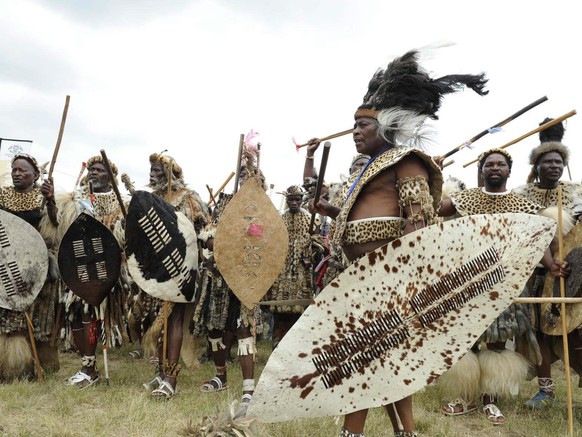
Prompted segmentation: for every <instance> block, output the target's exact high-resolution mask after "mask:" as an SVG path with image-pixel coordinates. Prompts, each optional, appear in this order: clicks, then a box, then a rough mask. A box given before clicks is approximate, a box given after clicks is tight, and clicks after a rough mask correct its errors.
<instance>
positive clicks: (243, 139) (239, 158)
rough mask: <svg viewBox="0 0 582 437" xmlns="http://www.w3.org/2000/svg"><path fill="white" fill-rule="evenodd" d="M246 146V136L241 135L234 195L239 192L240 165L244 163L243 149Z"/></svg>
mask: <svg viewBox="0 0 582 437" xmlns="http://www.w3.org/2000/svg"><path fill="white" fill-rule="evenodd" d="M244 144H245V136H244V134H240V139H239V141H238V157H237V159H236V178H235V179H234V191H233V192H234V193H236V192H237V191H238V182H239V180H240V163H241V161H242V153H243V147H244Z"/></svg>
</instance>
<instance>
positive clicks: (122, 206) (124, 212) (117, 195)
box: [101, 149, 127, 218]
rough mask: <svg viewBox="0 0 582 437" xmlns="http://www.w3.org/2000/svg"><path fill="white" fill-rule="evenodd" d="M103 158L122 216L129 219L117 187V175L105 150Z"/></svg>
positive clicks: (102, 152)
mask: <svg viewBox="0 0 582 437" xmlns="http://www.w3.org/2000/svg"><path fill="white" fill-rule="evenodd" d="M101 157H102V158H103V165H104V166H105V169H106V170H107V174H108V175H109V182H111V187H112V188H113V192H114V193H115V197H117V202H118V203H119V209H120V210H121V214H123V218H127V211H126V210H125V204H124V203H123V199H122V198H121V194H120V193H119V188H118V187H117V181H116V180H115V175H114V174H113V170H111V165H110V164H109V159H108V158H107V154H106V153H105V150H103V149H101Z"/></svg>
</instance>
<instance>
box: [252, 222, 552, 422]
mask: <svg viewBox="0 0 582 437" xmlns="http://www.w3.org/2000/svg"><path fill="white" fill-rule="evenodd" d="M555 228H556V224H555V222H553V221H552V220H551V219H547V218H544V217H538V216H535V215H526V214H496V215H476V216H468V217H463V218H459V219H456V220H451V221H447V222H444V223H442V224H439V225H433V226H430V227H427V228H423V229H421V230H419V231H416V232H414V233H411V234H409V235H406V236H404V237H403V238H400V239H397V240H394V241H393V242H391V243H388V244H387V245H386V246H383V247H381V248H379V249H377V250H376V251H374V252H371V253H369V254H367V255H365V256H364V257H362V258H360V259H359V260H358V261H356V262H354V263H353V264H352V265H350V266H349V267H348V268H347V269H346V270H345V271H344V272H343V273H342V274H341V275H340V276H339V277H338V278H337V279H336V280H335V281H333V282H331V283H330V284H329V285H328V286H327V287H326V288H325V289H324V290H323V291H322V292H321V293H320V294H319V295H318V296H317V298H316V299H315V303H314V304H312V305H310V306H309V307H308V308H307V309H306V311H305V313H303V315H302V316H301V318H300V319H299V320H298V321H297V323H295V325H294V326H293V328H291V330H290V331H289V332H288V333H287V335H286V336H285V337H284V338H283V340H282V341H281V342H280V343H279V345H278V346H277V348H276V349H275V350H274V351H273V353H272V354H271V357H270V358H269V361H268V362H267V365H266V366H265V368H264V370H263V372H262V374H261V377H260V380H259V383H258V386H257V389H256V390H255V392H254V395H253V399H252V401H251V404H250V405H249V409H248V411H247V415H249V416H256V417H257V418H258V419H259V420H261V421H264V422H279V421H287V420H292V419H299V418H310V417H320V416H334V415H343V414H346V413H350V412H354V411H357V410H361V409H363V408H373V407H378V406H381V405H385V404H388V403H391V402H396V401H398V400H400V399H403V398H404V397H406V396H408V395H411V394H413V393H414V392H416V391H418V390H420V389H421V388H423V387H425V386H426V385H428V384H430V383H431V382H433V381H434V380H435V379H436V378H438V377H439V375H441V374H442V373H443V372H444V371H445V370H447V369H448V368H449V367H451V366H452V365H453V364H455V362H457V361H458V360H459V359H460V358H461V357H462V356H463V355H464V354H465V353H466V352H467V350H469V348H470V347H471V346H472V345H473V344H474V342H475V341H476V340H477V339H478V338H479V336H480V335H481V333H482V332H483V331H485V329H486V328H487V327H488V326H489V325H490V324H491V323H492V322H493V320H495V318H496V317H497V315H498V314H499V313H501V312H502V311H503V310H504V309H505V308H507V307H508V306H509V305H510V304H511V302H512V301H513V299H514V298H516V297H517V296H518V295H519V293H520V292H521V291H522V288H523V286H524V285H525V282H526V280H527V278H528V276H529V275H530V274H531V272H532V271H533V269H534V267H535V265H536V263H537V262H538V261H539V260H540V259H541V258H542V255H543V253H544V250H545V248H546V247H547V246H548V244H549V243H550V241H551V239H552V236H553V235H554V232H555Z"/></svg>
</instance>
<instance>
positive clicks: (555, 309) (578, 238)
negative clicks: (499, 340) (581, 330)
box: [540, 223, 582, 335]
mask: <svg viewBox="0 0 582 437" xmlns="http://www.w3.org/2000/svg"><path fill="white" fill-rule="evenodd" d="M563 253H564V255H565V257H564V261H567V262H568V265H569V266H570V274H569V275H568V277H567V278H565V279H564V297H582V223H578V224H577V225H576V226H574V227H573V228H572V230H570V232H568V235H566V236H565V237H564V239H563ZM560 282H561V281H560V278H556V277H554V276H552V275H551V274H550V273H548V274H546V281H545V283H544V290H543V292H542V297H548V298H549V297H560V296H561V290H560V287H561V286H560ZM565 306H566V331H567V332H568V333H570V332H572V331H573V330H574V329H576V328H577V327H579V326H580V325H581V324H582V304H581V303H567V304H565ZM540 323H541V327H542V331H543V332H544V333H545V334H548V335H562V305H561V304H553V305H552V304H551V303H542V304H541V320H540Z"/></svg>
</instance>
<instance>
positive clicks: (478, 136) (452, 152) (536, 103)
mask: <svg viewBox="0 0 582 437" xmlns="http://www.w3.org/2000/svg"><path fill="white" fill-rule="evenodd" d="M546 100H548V98H547V97H546V96H544V97H542V98H540V99H537V100H536V101H535V102H533V103H530V104H529V105H527V106H526V107H525V108H522V109H520V110H519V111H517V112H516V113H515V114H513V115H510V116H509V117H507V118H506V119H505V120H502V121H500V122H499V123H497V124H494V125H493V126H491V127H490V128H489V129H485V130H484V131H482V132H479V133H478V134H477V135H475V136H474V137H472V138H470V139H469V140H468V141H465V142H464V143H463V144H461V145H459V146H457V147H455V148H454V149H452V150H449V151H448V152H447V153H445V154H444V155H443V156H442V157H443V159H444V158H448V157H449V156H451V155H453V154H455V153H457V152H458V151H459V150H461V149H463V148H464V147H467V146H469V145H471V144H473V143H474V142H475V141H477V140H478V139H479V138H482V137H484V136H485V135H487V134H488V133H490V132H491V131H492V130H494V129H497V128H500V127H502V126H505V125H506V124H507V123H509V122H510V121H513V120H515V119H516V118H517V117H519V116H520V115H521V114H523V113H525V112H527V111H529V110H530V109H532V108H535V107H536V106H538V105H539V104H540V103H543V102H545V101H546Z"/></svg>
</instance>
